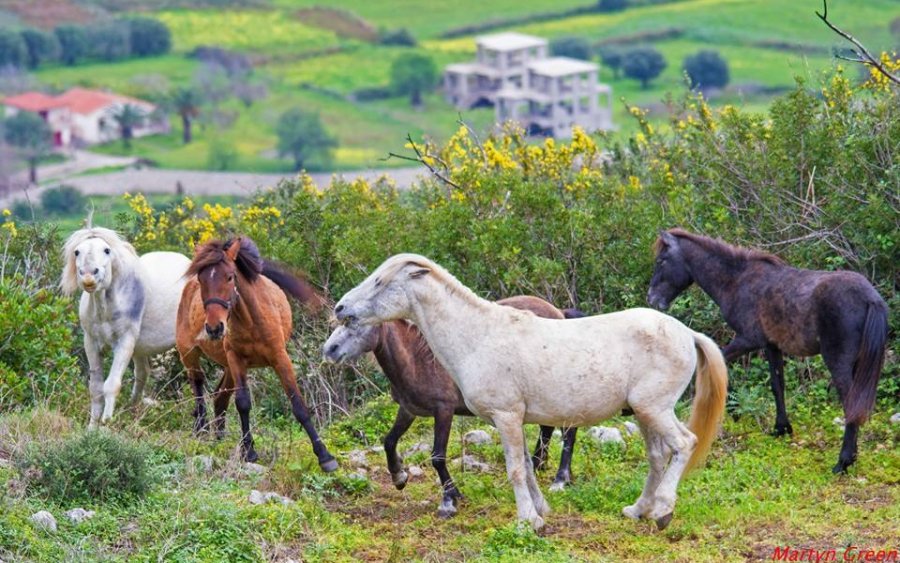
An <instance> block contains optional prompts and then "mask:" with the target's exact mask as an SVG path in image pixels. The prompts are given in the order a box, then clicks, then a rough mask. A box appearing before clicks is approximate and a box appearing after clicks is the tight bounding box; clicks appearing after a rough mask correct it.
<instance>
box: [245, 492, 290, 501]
mask: <svg viewBox="0 0 900 563" xmlns="http://www.w3.org/2000/svg"><path fill="white" fill-rule="evenodd" d="M247 500H249V501H250V504H266V503H269V502H278V503H281V504H291V503H292V502H294V501H293V500H291V499H289V498H288V497H286V496H284V495H279V494H278V493H275V492H272V491H266V492H262V491H257V490H256V489H253V490H252V491H250V497H249V498H248V499H247Z"/></svg>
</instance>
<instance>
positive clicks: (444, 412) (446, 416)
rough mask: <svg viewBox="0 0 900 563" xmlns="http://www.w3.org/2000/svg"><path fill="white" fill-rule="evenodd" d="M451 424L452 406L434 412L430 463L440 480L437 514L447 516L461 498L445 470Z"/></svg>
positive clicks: (455, 509)
mask: <svg viewBox="0 0 900 563" xmlns="http://www.w3.org/2000/svg"><path fill="white" fill-rule="evenodd" d="M452 424H453V406H444V407H443V408H440V409H438V410H436V411H435V414H434V449H432V451H431V465H432V466H433V467H434V470H435V471H437V474H438V477H439V478H440V480H441V491H442V498H441V506H440V507H439V508H438V516H440V517H442V518H449V517H450V516H453V515H454V514H456V512H457V508H456V505H457V503H458V502H459V499H461V498H463V496H462V493H460V492H459V489H457V488H456V484H455V483H454V482H453V478H452V477H450V472H449V471H448V470H447V443H448V442H449V441H450V427H451V425H452Z"/></svg>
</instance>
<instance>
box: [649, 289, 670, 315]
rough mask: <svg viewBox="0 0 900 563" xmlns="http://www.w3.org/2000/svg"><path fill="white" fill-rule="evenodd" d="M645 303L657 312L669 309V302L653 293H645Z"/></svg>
mask: <svg viewBox="0 0 900 563" xmlns="http://www.w3.org/2000/svg"><path fill="white" fill-rule="evenodd" d="M647 303H649V304H650V306H651V307H653V308H654V309H657V310H659V311H665V310H666V309H668V308H669V302H668V301H667V300H666V299H664V298H662V297H660V296H659V295H654V294H653V292H649V293H647Z"/></svg>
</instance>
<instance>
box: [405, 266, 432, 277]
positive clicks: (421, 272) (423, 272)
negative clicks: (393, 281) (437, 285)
mask: <svg viewBox="0 0 900 563" xmlns="http://www.w3.org/2000/svg"><path fill="white" fill-rule="evenodd" d="M430 273H431V270H430V269H428V268H419V269H418V270H413V271H412V272H410V273H409V277H410V279H418V278H421V277H423V276H427V275H428V274H430Z"/></svg>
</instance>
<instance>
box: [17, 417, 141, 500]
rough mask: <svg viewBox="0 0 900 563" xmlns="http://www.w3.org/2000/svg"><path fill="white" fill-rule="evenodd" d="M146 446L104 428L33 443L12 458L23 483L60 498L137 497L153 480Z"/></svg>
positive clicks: (122, 498)
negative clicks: (24, 481)
mask: <svg viewBox="0 0 900 563" xmlns="http://www.w3.org/2000/svg"><path fill="white" fill-rule="evenodd" d="M150 454H151V452H150V450H149V449H148V448H147V447H145V446H142V445H139V444H137V443H134V442H130V441H128V440H126V439H125V438H122V437H120V436H117V435H115V434H112V433H110V432H107V431H105V430H101V431H90V432H85V433H83V434H80V435H77V436H75V437H73V438H70V439H67V440H64V441H58V442H50V443H42V444H33V445H32V446H31V447H30V448H29V449H28V450H27V451H26V453H25V455H24V457H23V459H21V460H20V461H19V463H18V466H19V470H20V471H21V472H22V474H23V475H26V476H28V475H36V476H34V477H29V478H28V487H29V489H30V490H32V491H35V492H37V493H39V494H41V495H42V496H45V497H47V498H49V499H51V500H54V501H56V502H59V503H61V504H72V503H78V502H80V503H89V504H96V503H98V502H106V501H117V502H128V501H133V500H136V499H139V498H141V497H143V496H144V495H145V494H146V493H147V491H149V490H150V487H151V486H152V485H153V482H154V478H153V476H152V474H151V472H150V468H149V465H148V463H147V458H148V456H149V455H150Z"/></svg>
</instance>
